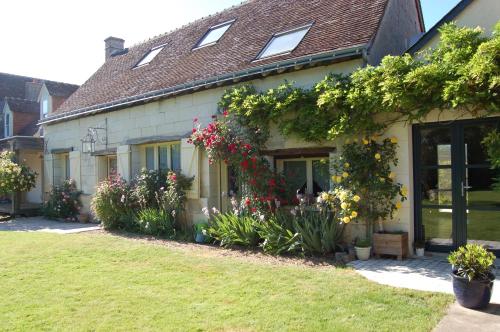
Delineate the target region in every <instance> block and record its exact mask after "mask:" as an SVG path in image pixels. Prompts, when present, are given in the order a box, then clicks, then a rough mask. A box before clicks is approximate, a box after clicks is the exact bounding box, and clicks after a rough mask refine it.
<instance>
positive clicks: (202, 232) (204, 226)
mask: <svg viewBox="0 0 500 332" xmlns="http://www.w3.org/2000/svg"><path fill="white" fill-rule="evenodd" d="M193 228H194V241H195V242H196V243H206V242H208V241H209V237H208V233H207V230H208V223H206V222H202V223H198V224H194V225H193Z"/></svg>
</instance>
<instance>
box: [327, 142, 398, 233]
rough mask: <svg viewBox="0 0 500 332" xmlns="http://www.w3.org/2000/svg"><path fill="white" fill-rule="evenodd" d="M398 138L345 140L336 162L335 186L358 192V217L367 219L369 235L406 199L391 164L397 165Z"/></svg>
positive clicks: (390, 216) (391, 215)
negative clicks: (374, 226) (376, 225)
mask: <svg viewBox="0 0 500 332" xmlns="http://www.w3.org/2000/svg"><path fill="white" fill-rule="evenodd" d="M396 148H397V140H396V138H391V139H389V138H386V139H384V140H383V141H381V142H377V141H376V140H375V138H363V139H362V141H361V142H357V141H356V142H352V143H351V142H346V144H344V146H343V150H342V152H341V154H340V156H339V158H338V159H337V160H336V161H335V162H334V165H333V168H334V169H335V171H336V174H337V175H335V176H333V179H334V182H335V183H334V186H335V187H337V188H340V189H343V188H347V189H349V191H351V192H353V193H356V194H357V195H358V197H359V198H358V199H357V201H358V202H357V205H358V207H357V212H358V214H359V218H360V219H362V220H364V221H366V222H367V226H368V227H367V237H370V236H371V234H372V233H373V224H374V223H375V222H376V221H378V220H386V219H387V218H392V217H393V215H394V213H395V212H396V211H397V210H399V209H400V208H401V202H403V201H405V200H406V195H407V189H406V188H405V187H403V186H402V185H401V184H400V183H397V182H395V180H394V179H395V173H394V172H392V171H391V167H394V166H397V164H398V160H397V158H396Z"/></svg>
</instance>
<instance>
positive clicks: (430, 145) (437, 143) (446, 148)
mask: <svg viewBox="0 0 500 332" xmlns="http://www.w3.org/2000/svg"><path fill="white" fill-rule="evenodd" d="M421 135H422V141H421V145H420V149H421V161H422V165H424V166H436V165H451V130H450V128H449V127H447V128H446V127H440V128H427V129H422V130H421Z"/></svg>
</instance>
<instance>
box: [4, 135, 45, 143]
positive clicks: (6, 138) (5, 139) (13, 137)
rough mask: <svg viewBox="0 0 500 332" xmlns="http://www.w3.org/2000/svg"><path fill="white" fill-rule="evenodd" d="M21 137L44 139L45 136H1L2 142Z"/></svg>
mask: <svg viewBox="0 0 500 332" xmlns="http://www.w3.org/2000/svg"><path fill="white" fill-rule="evenodd" d="M19 138H22V139H36V140H43V137H35V136H9V137H5V138H1V139H0V142H7V141H10V140H14V139H19Z"/></svg>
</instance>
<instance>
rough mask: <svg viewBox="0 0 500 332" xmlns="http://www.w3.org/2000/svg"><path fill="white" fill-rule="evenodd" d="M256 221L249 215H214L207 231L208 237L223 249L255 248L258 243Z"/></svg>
mask: <svg viewBox="0 0 500 332" xmlns="http://www.w3.org/2000/svg"><path fill="white" fill-rule="evenodd" d="M257 223H258V221H257V220H256V219H255V218H254V217H252V216H250V215H237V214H234V213H225V214H216V215H215V216H214V217H213V218H212V220H211V223H210V228H209V229H208V233H209V235H210V236H211V237H212V238H214V240H215V241H216V242H219V243H220V245H221V246H223V247H231V246H233V245H240V246H245V247H252V246H256V245H257V244H258V243H259V240H260V238H259V234H258V232H257V229H258V228H257V227H258V226H257Z"/></svg>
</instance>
